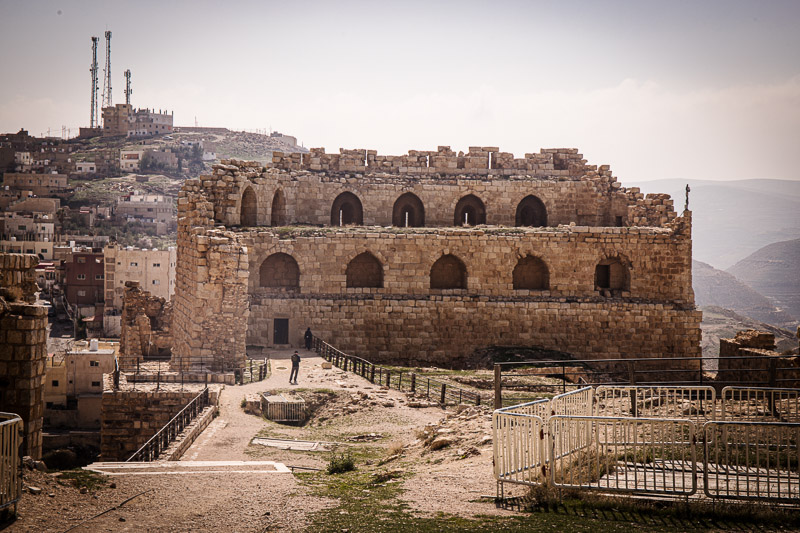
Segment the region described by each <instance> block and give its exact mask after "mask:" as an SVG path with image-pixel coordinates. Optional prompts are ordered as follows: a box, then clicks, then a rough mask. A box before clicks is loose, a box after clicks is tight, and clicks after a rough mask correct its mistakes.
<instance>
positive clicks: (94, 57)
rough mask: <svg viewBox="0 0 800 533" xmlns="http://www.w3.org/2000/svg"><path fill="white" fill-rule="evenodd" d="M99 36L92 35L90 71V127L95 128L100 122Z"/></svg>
mask: <svg viewBox="0 0 800 533" xmlns="http://www.w3.org/2000/svg"><path fill="white" fill-rule="evenodd" d="M98 40H99V39H98V38H97V37H92V66H91V67H90V68H89V72H91V73H92V110H91V112H90V113H89V127H90V128H94V127H96V126H97V123H98V122H99V120H98V118H99V117H98V116H97V89H98V87H97V41H98Z"/></svg>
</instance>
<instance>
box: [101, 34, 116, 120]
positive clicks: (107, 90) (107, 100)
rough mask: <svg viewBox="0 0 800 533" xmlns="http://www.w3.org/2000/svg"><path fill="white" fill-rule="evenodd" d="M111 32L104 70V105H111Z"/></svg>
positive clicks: (108, 38) (108, 37)
mask: <svg viewBox="0 0 800 533" xmlns="http://www.w3.org/2000/svg"><path fill="white" fill-rule="evenodd" d="M112 105H114V104H113V103H112V102H111V32H110V31H107V32H106V68H105V70H104V71H103V107H111V106H112Z"/></svg>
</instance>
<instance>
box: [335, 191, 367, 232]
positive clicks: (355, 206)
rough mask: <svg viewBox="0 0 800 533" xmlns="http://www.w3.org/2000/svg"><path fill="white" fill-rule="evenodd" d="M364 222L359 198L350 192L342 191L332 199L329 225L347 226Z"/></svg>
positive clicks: (359, 224)
mask: <svg viewBox="0 0 800 533" xmlns="http://www.w3.org/2000/svg"><path fill="white" fill-rule="evenodd" d="M350 224H355V225H356V226H361V225H362V224H364V212H363V210H362V208H361V200H359V199H358V196H356V195H355V194H353V193H351V192H343V193H342V194H340V195H339V196H337V197H336V199H335V200H334V201H333V207H331V226H348V225H350Z"/></svg>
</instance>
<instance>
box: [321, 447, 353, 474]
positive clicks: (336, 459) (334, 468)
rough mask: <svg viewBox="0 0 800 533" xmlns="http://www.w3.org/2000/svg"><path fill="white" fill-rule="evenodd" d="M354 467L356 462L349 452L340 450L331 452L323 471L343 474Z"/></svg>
mask: <svg viewBox="0 0 800 533" xmlns="http://www.w3.org/2000/svg"><path fill="white" fill-rule="evenodd" d="M355 469H356V462H355V460H354V459H353V456H352V455H350V452H342V453H340V454H337V453H336V452H334V453H333V454H331V460H330V461H328V467H327V468H326V469H325V471H326V472H327V473H328V474H343V473H345V472H351V471H353V470H355Z"/></svg>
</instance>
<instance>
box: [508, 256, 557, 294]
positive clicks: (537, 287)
mask: <svg viewBox="0 0 800 533" xmlns="http://www.w3.org/2000/svg"><path fill="white" fill-rule="evenodd" d="M513 277H514V288H515V289H526V290H529V291H546V290H548V289H549V288H550V272H549V271H548V269H547V265H546V264H545V263H544V261H542V260H541V259H539V258H538V257H533V256H531V255H528V256H525V257H523V258H522V259H520V260H519V261H518V262H517V266H515V267H514V273H513Z"/></svg>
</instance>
